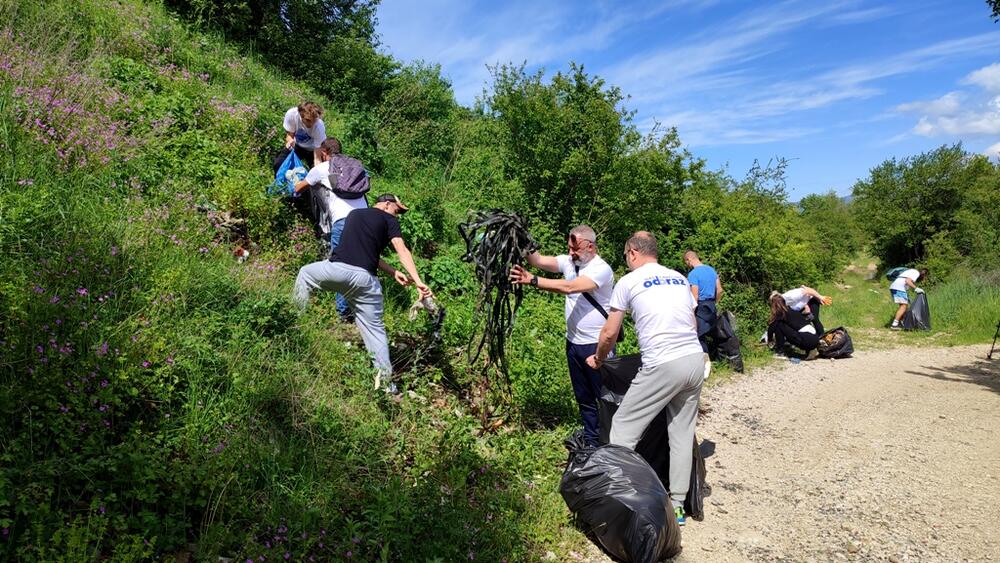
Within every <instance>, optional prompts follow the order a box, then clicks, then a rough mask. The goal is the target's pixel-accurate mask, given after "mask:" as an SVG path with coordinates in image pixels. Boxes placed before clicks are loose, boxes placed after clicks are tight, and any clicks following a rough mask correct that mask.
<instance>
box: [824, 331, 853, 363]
mask: <svg viewBox="0 0 1000 563" xmlns="http://www.w3.org/2000/svg"><path fill="white" fill-rule="evenodd" d="M816 351H817V352H819V357H821V358H829V359H836V358H846V357H848V356H850V355H851V354H853V353H854V342H853V341H852V340H851V335H850V334H847V329H846V328H844V327H842V326H838V327H837V328H835V329H833V330H828V331H826V332H824V333H823V336H820V337H819V344H818V345H817V346H816Z"/></svg>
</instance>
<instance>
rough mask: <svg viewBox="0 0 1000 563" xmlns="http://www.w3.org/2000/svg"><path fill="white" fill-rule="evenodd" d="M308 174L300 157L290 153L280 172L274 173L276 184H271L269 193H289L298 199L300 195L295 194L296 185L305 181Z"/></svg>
mask: <svg viewBox="0 0 1000 563" xmlns="http://www.w3.org/2000/svg"><path fill="white" fill-rule="evenodd" d="M306 172H307V170H306V165H305V164H303V163H302V160H301V159H300V158H299V155H297V154H295V151H294V150H291V151H288V156H287V157H285V161H284V162H282V163H281V166H279V167H278V171H277V172H275V173H274V183H273V184H271V187H270V188H269V189H268V192H269V193H271V194H273V195H283V194H286V193H287V194H290V195H292V196H293V197H298V195H299V194H297V193H295V184H297V183H298V182H300V181H302V180H303V179H305V177H306Z"/></svg>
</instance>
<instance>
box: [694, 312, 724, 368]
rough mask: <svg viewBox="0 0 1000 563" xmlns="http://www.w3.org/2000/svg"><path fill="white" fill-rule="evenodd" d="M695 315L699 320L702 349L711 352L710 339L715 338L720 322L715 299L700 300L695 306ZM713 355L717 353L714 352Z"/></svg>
mask: <svg viewBox="0 0 1000 563" xmlns="http://www.w3.org/2000/svg"><path fill="white" fill-rule="evenodd" d="M694 317H695V319H697V320H698V342H700V343H701V351H702V352H706V353H708V352H709V346H708V340H709V339H710V338H711V339H712V340H714V339H715V326H716V325H717V324H718V322H719V315H718V311H717V310H716V308H715V299H706V300H703V301H699V302H698V306H697V307H695V310H694ZM712 355H713V356H714V355H715V354H712Z"/></svg>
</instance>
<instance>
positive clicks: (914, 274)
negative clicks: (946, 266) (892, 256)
mask: <svg viewBox="0 0 1000 563" xmlns="http://www.w3.org/2000/svg"><path fill="white" fill-rule="evenodd" d="M919 279H923V280H926V279H927V269H926V268H921V269H919V270H914V269H913V268H910V269H909V270H903V271H902V272H901V273H900V274H899V275H898V276H896V279H894V280H892V283H891V284H889V294H890V295H892V302H893V303H895V304H897V305H899V308H898V309H896V315H895V316H894V317H893V318H892V325H890V326H889V328H891V329H893V330H900V329H902V328H903V326H902V325H901V324H900V321H902V320H903V315H905V314H906V310H907V309H909V307H910V295H909V294H908V293H907V289H909V288H913V291H914V292H915V293H923V292H924V290H922V289H920V288H919V287H917V283H916V282H917V280H919Z"/></svg>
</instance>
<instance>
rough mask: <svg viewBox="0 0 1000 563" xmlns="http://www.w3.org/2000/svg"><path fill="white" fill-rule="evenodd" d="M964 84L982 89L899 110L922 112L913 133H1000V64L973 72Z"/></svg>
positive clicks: (936, 134)
mask: <svg viewBox="0 0 1000 563" xmlns="http://www.w3.org/2000/svg"><path fill="white" fill-rule="evenodd" d="M961 82H962V84H968V85H972V86H977V87H978V88H979V89H980V91H978V92H977V91H974V90H972V91H965V92H949V93H948V94H945V95H944V96H942V97H940V98H938V99H937V100H932V101H930V102H910V103H906V104H901V105H899V106H897V107H896V109H897V111H900V112H907V113H916V114H918V115H920V118H919V119H918V120H917V124H916V125H914V126H913V129H912V130H911V132H912V133H913V134H915V135H919V136H921V137H941V136H950V137H978V136H989V135H1000V95H994V94H996V93H1000V63H995V64H992V65H989V66H985V67H983V68H980V69H978V70H976V71H973V72H972V73H970V74H969V75H968V76H966V77H965V78H964V79H962V81H961Z"/></svg>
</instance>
